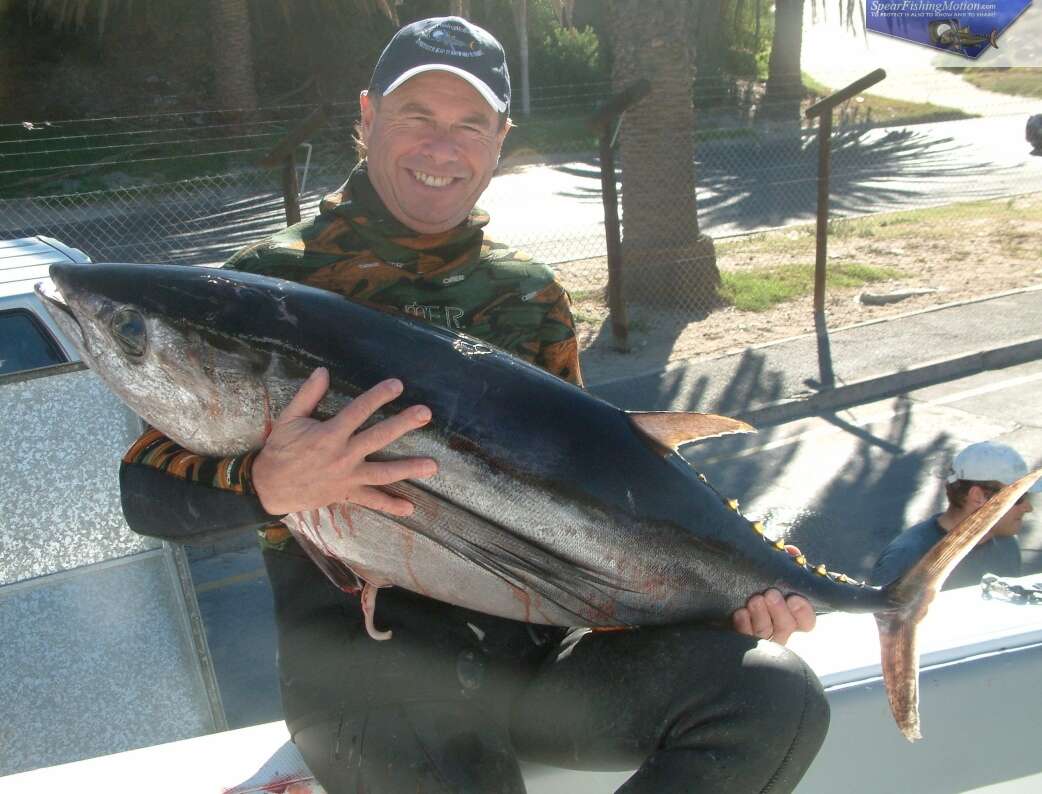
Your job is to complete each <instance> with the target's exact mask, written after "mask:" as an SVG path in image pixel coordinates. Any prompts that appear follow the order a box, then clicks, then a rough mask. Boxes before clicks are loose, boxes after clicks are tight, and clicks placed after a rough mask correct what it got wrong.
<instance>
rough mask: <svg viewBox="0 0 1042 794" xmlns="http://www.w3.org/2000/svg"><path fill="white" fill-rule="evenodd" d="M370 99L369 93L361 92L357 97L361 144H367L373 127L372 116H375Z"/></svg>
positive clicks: (373, 105) (373, 106) (374, 108)
mask: <svg viewBox="0 0 1042 794" xmlns="http://www.w3.org/2000/svg"><path fill="white" fill-rule="evenodd" d="M375 104H376V103H374V102H373V100H372V99H370V98H369V91H367V90H363V91H362V92H361V93H359V95H358V107H359V109H360V110H361V119H360V121H361V132H362V143H368V141H369V131H370V130H371V129H372V127H373V116H374V115H375V114H376V107H375Z"/></svg>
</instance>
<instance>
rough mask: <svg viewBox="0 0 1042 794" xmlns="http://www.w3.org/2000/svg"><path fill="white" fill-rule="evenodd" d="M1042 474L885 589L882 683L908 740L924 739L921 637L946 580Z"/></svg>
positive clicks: (968, 522) (879, 618) (992, 504)
mask: <svg viewBox="0 0 1042 794" xmlns="http://www.w3.org/2000/svg"><path fill="white" fill-rule="evenodd" d="M1040 475H1042V469H1039V470H1036V471H1033V472H1031V473H1030V474H1028V475H1026V476H1024V477H1022V478H1021V479H1019V480H1017V481H1016V482H1014V483H1012V484H1011V485H1008V486H1006V487H1005V488H1003V489H1002V490H1001V491H999V493H997V494H995V496H993V497H992V498H991V499H989V500H988V501H987V502H986V503H985V504H984V505H983V506H982V507H981V508H980V509H979V510H977V511H976V512H975V513H973V515H970V516H968V517H967V518H966V519H964V520H963V521H962V522H961V523H960V524H959V525H958V526H957V527H955V528H954V529H953V530H951V531H950V532H947V533H945V536H944V537H943V538H942V539H941V540H940V541H939V542H938V543H937V544H936V545H934V547H933V548H932V549H930V551H928V552H927V553H926V555H925V556H924V557H923V558H922V559H921V560H919V562H917V563H916V564H915V566H913V567H912V568H911V569H910V570H909V571H908V572H907V573H905V574H903V575H902V576H900V577H898V578H897V579H895V580H894V581H893V582H891V583H890V584H888V585H886V586H885V587H884V588H883V593H884V596H886V598H887V600H888V601H889V602H890V603H891V604H892V605H893V607H892V608H891V609H887V610H885V611H882V612H877V613H875V618H876V625H877V626H878V627H879V645H880V654H881V657H882V666H883V681H884V682H885V684H886V694H887V698H888V700H889V701H890V710H891V712H892V713H893V715H894V719H895V720H896V721H897V725H898V727H899V728H900V729H901V733H903V734H904V736H905V738H906V739H908V740H909V741H911V742H914V741H915V740H916V739H920V738H922V734H921V732H920V730H919V652H918V647H917V636H916V635H917V632H918V627H919V623H920V621H921V620H922V619H923V618H924V617H925V616H926V611H927V609H928V608H929V606H930V604H931V602H932V601H933V600H934V598H935V597H936V596H937V593H938V592H940V589H941V587H942V586H943V585H944V581H945V579H947V578H948V575H949V574H950V573H951V572H952V570H953V569H954V568H955V566H956V565H958V564H959V563H960V562H961V561H962V559H963V557H965V556H966V555H967V554H968V553H969V552H970V550H971V549H973V547H974V546H976V545H977V544H978V543H979V542H980V541H981V539H982V538H983V537H984V536H985V535H987V534H988V532H990V531H991V528H992V527H994V526H995V523H996V522H997V521H998V520H999V519H1000V518H1002V516H1004V515H1005V514H1006V513H1007V512H1008V511H1009V509H1010V508H1011V507H1012V506H1013V504H1014V503H1015V502H1016V501H1017V500H1018V499H1019V498H1020V497H1021V496H1022V495H1023V494H1024V493H1025V492H1026V491H1027V490H1028V488H1030V487H1031V486H1032V485H1033V484H1034V483H1035V481H1036V480H1037V479H1038V478H1039V476H1040Z"/></svg>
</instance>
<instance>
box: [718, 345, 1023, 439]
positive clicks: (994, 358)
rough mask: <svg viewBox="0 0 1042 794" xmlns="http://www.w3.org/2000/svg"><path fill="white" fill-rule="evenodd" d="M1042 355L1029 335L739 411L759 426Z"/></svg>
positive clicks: (882, 396)
mask: <svg viewBox="0 0 1042 794" xmlns="http://www.w3.org/2000/svg"><path fill="white" fill-rule="evenodd" d="M1040 358H1042V337H1038V336H1036V337H1030V338H1028V339H1023V340H1021V341H1019V342H1012V343H1010V344H1008V345H1003V346H1002V347H996V348H989V349H984V350H978V351H976V352H974V353H967V354H964V355H961V356H954V357H952V358H947V359H939V360H937V361H932V362H929V363H927V364H923V365H922V366H919V367H913V368H911V369H907V370H902V371H900V372H893V373H888V374H886V375H879V376H876V377H872V378H865V379H864V380H859V381H853V382H851V383H848V384H845V385H842V386H837V387H835V388H833V389H829V390H827V391H821V392H817V393H816V394H812V395H810V396H807V397H796V398H791V399H786V400H779V401H777V402H774V403H769V404H767V405H764V406H762V407H760V408H752V409H750V410H748V411H743V412H741V413H739V414H738V415H737V416H736V417H735V418H737V419H742V420H743V421H746V422H748V423H749V424H751V425H753V426H756V427H769V426H771V425H778V424H783V423H785V422H792V421H795V420H797V419H805V418H806V417H808V416H812V415H814V414H817V413H821V412H828V411H838V410H841V409H843V408H851V407H853V406H855V405H863V404H865V403H870V402H875V401H876V400H883V399H886V398H887V397H895V396H897V395H898V394H902V393H904V392H908V391H912V390H914V389H921V388H924V387H926V386H933V385H935V384H937V383H944V382H947V381H951V380H955V379H957V378H965V377H967V376H969V375H975V374H977V373H979V372H986V371H988V370H994V369H1004V368H1006V367H1011V366H1014V365H1016V364H1024V363H1027V362H1029V361H1035V360H1037V359H1040Z"/></svg>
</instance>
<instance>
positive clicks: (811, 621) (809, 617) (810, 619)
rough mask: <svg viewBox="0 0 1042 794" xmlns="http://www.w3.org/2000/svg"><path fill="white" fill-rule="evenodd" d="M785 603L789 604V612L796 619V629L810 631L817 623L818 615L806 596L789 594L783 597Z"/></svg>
mask: <svg viewBox="0 0 1042 794" xmlns="http://www.w3.org/2000/svg"><path fill="white" fill-rule="evenodd" d="M785 603H786V604H788V606H789V613H790V614H791V615H792V616H793V618H794V619H795V620H796V631H811V630H812V629H813V628H814V627H815V626H816V625H817V623H818V616H817V614H815V612H814V607H813V606H811V603H810V601H808V600H807V599H806V598H804V597H803V596H798V595H791V596H789V597H788V598H787V599H785Z"/></svg>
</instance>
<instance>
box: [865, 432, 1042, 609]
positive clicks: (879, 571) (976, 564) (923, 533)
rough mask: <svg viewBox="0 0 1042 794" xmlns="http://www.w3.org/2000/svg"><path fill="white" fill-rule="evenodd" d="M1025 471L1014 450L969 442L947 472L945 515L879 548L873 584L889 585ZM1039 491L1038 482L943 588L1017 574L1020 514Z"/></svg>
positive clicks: (936, 516)
mask: <svg viewBox="0 0 1042 794" xmlns="http://www.w3.org/2000/svg"><path fill="white" fill-rule="evenodd" d="M1027 473H1028V467H1027V464H1026V463H1024V459H1023V458H1022V457H1020V455H1019V454H1018V453H1017V451H1016V450H1015V449H1013V448H1012V447H1009V446H1007V445H1006V444H1000V443H998V442H994V441H981V442H980V443H977V444H970V445H969V446H968V447H966V448H965V449H964V450H962V451H961V452H960V453H959V454H958V455H956V456H955V459H954V460H953V461H952V465H951V467H950V469H949V470H948V472H947V474H946V485H945V491H946V493H947V496H948V507H947V508H946V509H945V511H944V512H943V513H938V514H937V515H935V516H931V517H930V518H928V519H926V520H925V521H922V522H920V523H918V524H916V525H914V526H912V527H909V528H908V529H906V530H905V531H904V532H902V533H900V534H899V535H898V536H897V537H895V538H894V539H893V540H892V541H890V544H889V545H888V546H887V547H886V548H885V549H883V551H882V553H881V554H880V555H879V559H878V560H876V564H875V567H874V568H873V570H872V582H873V583H874V584H877V585H884V584H888V583H889V582H892V581H893V580H894V579H896V578H897V577H899V576H900V575H901V574H903V573H905V571H907V570H909V569H910V568H911V567H912V566H913V565H915V564H916V563H917V562H918V561H919V560H920V559H921V558H922V556H923V555H924V554H926V552H927V551H929V550H930V549H931V548H932V547H933V545H934V544H935V543H937V541H939V540H940V539H941V538H943V537H944V535H945V533H946V532H950V531H951V530H953V529H954V528H955V527H957V526H958V525H959V523H960V522H962V521H963V520H964V519H965V518H967V517H968V516H970V515H972V514H973V513H974V512H976V510H977V509H978V508H980V507H981V506H982V505H983V504H984V503H985V502H987V501H988V500H989V499H990V498H991V497H992V496H994V495H995V494H997V493H998V492H999V491H1000V490H1001V489H1002V488H1003V486H1006V485H1009V484H1010V483H1012V482H1014V481H1015V480H1018V479H1020V478H1021V477H1023V476H1024V475H1025V474H1027ZM1039 490H1042V481H1039V482H1036V483H1035V484H1034V485H1033V486H1032V487H1031V489H1030V491H1029V492H1028V493H1026V494H1024V495H1023V496H1022V497H1020V500H1019V501H1018V502H1017V503H1016V504H1015V505H1013V507H1011V508H1010V509H1009V511H1008V512H1007V513H1006V514H1005V515H1004V516H1003V517H1002V518H1000V519H999V521H998V523H996V524H995V526H994V527H993V528H992V530H991V532H989V533H988V534H987V535H985V536H984V538H982V539H981V541H980V543H978V544H977V546H976V547H975V548H974V549H973V550H972V551H970V553H969V554H968V555H966V557H965V558H964V559H963V560H962V562H960V563H959V564H958V565H957V566H956V567H955V570H954V571H952V573H951V575H950V576H949V577H948V579H947V580H946V581H945V583H944V587H943V588H942V589H944V590H950V589H952V588H956V587H968V586H970V585H977V584H980V580H981V577H982V576H984V574H986V573H993V574H995V575H996V576H1002V577H1006V576H1019V575H1020V545H1019V544H1018V542H1017V533H1018V532H1020V528H1021V524H1022V523H1023V521H1024V516H1025V515H1027V514H1028V513H1030V512H1031V511H1032V505H1031V493H1033V492H1034V493H1037V492H1038V491H1039Z"/></svg>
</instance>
